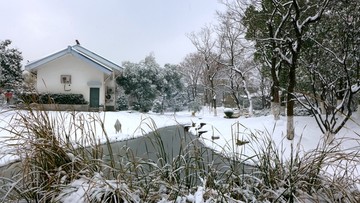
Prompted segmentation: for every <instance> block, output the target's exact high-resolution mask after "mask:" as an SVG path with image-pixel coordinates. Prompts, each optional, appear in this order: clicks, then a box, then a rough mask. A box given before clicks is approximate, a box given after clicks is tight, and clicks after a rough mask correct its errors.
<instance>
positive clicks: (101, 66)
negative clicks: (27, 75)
mask: <svg viewBox="0 0 360 203" xmlns="http://www.w3.org/2000/svg"><path fill="white" fill-rule="evenodd" d="M67 54H71V55H73V56H75V57H77V58H79V59H81V60H83V61H85V62H87V63H89V64H91V65H92V66H93V67H95V68H96V69H98V70H100V71H101V72H103V73H105V74H111V73H112V72H113V71H114V70H116V71H121V70H122V67H120V66H118V65H117V64H115V63H113V62H111V61H109V60H107V59H105V58H103V57H101V56H99V55H97V54H95V53H93V52H91V51H89V50H87V49H85V48H83V47H81V46H80V45H75V46H68V48H67V49H64V50H61V51H59V52H56V53H54V54H51V55H49V56H47V57H44V58H42V59H39V60H37V61H34V62H31V63H29V64H27V65H25V69H26V70H28V71H36V70H37V68H38V67H39V66H41V65H44V64H46V63H49V62H51V61H54V60H56V59H59V58H61V57H63V56H65V55H67Z"/></svg>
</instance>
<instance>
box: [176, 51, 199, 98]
mask: <svg viewBox="0 0 360 203" xmlns="http://www.w3.org/2000/svg"><path fill="white" fill-rule="evenodd" d="M204 66H205V64H204V61H203V60H202V56H201V55H200V54H199V53H191V54H188V55H187V56H186V57H185V58H184V60H183V62H181V63H180V66H179V68H180V72H181V73H182V74H183V76H184V80H185V83H186V85H187V87H188V88H189V89H190V90H189V91H190V92H188V100H189V101H194V100H195V99H196V98H197V97H198V91H199V90H198V89H199V85H200V83H201V82H202V80H201V77H202V75H203V74H204V68H203V67H204ZM201 85H204V84H201Z"/></svg>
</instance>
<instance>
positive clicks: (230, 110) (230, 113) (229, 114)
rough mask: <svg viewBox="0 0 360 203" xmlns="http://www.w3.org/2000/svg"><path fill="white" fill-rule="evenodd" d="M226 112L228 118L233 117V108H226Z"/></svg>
mask: <svg viewBox="0 0 360 203" xmlns="http://www.w3.org/2000/svg"><path fill="white" fill-rule="evenodd" d="M224 114H225V115H226V117H227V118H231V117H232V115H233V114H234V110H233V109H231V108H224Z"/></svg>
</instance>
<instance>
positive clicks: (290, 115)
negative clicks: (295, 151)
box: [286, 56, 296, 140]
mask: <svg viewBox="0 0 360 203" xmlns="http://www.w3.org/2000/svg"><path fill="white" fill-rule="evenodd" d="M295 58H296V57H295V56H294V57H293V60H295ZM295 70H296V64H295V63H293V64H292V65H291V66H290V70H289V86H288V92H287V103H286V116H287V133H286V137H287V139H288V140H292V139H294V135H295V129H294V106H295V96H294V90H295V85H296V75H295V72H296V71H295Z"/></svg>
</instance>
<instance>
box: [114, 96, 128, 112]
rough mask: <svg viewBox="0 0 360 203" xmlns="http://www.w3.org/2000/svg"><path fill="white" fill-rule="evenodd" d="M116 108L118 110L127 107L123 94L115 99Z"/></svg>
mask: <svg viewBox="0 0 360 203" xmlns="http://www.w3.org/2000/svg"><path fill="white" fill-rule="evenodd" d="M116 104H117V108H118V110H120V111H123V110H127V109H128V100H127V98H126V97H125V96H121V97H119V98H118V99H117V101H116Z"/></svg>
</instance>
